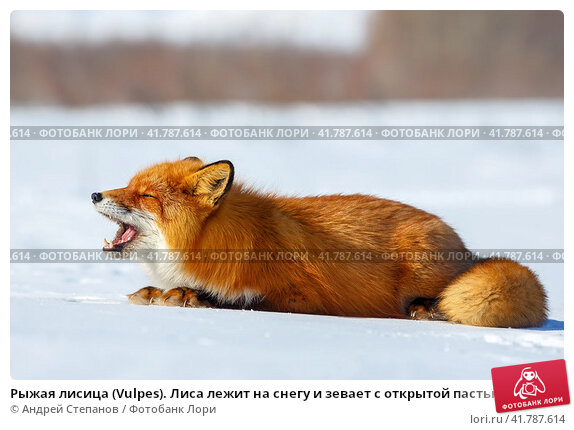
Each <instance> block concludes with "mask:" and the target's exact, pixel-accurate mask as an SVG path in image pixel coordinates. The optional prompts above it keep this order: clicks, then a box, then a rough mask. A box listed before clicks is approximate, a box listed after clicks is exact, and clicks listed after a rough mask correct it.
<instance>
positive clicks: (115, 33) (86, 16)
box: [10, 11, 564, 105]
mask: <svg viewBox="0 0 574 430" xmlns="http://www.w3.org/2000/svg"><path fill="white" fill-rule="evenodd" d="M563 33H564V26H563V16H562V13H561V12H559V11H371V12H369V11H357V12H348V11H330V12H264V11H261V12H256V11H253V12H240V11H236V12H210V11H198V12H168V11H164V12H158V11H144V12H135V11H134V12H88V11H86V12H77V11H76V12H14V13H13V14H12V33H11V34H12V38H11V65H10V69H11V76H12V78H11V98H12V102H13V103H43V104H65V105H89V104H96V103H100V104H101V103H164V102H172V101H181V100H195V101H221V100H248V101H258V102H272V103H275V102H293V101H310V102H332V101H338V102H340V101H360V100H387V99H397V98H399V99H405V98H418V99H420V98H425V99H427V98H440V99H443V98H469V97H473V98H492V97H494V98H506V97H562V94H563V77H564V75H563V74H564V61H563V52H564V46H563V44H564V42H563Z"/></svg>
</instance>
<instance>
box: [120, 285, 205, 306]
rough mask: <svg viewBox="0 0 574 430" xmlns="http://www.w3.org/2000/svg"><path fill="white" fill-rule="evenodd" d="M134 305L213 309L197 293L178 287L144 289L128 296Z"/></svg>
mask: <svg viewBox="0 0 574 430" xmlns="http://www.w3.org/2000/svg"><path fill="white" fill-rule="evenodd" d="M128 301H129V302H130V303H131V304H132V305H158V306H180V307H185V308H207V307H211V306H210V304H209V303H208V302H206V301H205V300H201V299H199V298H198V296H197V292H196V291H195V290H192V289H191V288H187V287H177V288H172V289H171V290H167V291H165V292H164V291H162V290H160V289H159V288H155V287H144V288H141V289H139V290H137V291H136V292H135V293H133V294H128Z"/></svg>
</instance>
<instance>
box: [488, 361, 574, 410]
mask: <svg viewBox="0 0 574 430" xmlns="http://www.w3.org/2000/svg"><path fill="white" fill-rule="evenodd" d="M492 385H493V389H494V402H495V403H496V412H510V411H520V410H522V409H534V408H545V407H547V406H558V405H567V404H568V403H570V394H569V393H568V378H567V377H566V362H565V361H564V360H551V361H540V362H538V363H528V364H519V365H516V366H505V367H494V368H493V369H492Z"/></svg>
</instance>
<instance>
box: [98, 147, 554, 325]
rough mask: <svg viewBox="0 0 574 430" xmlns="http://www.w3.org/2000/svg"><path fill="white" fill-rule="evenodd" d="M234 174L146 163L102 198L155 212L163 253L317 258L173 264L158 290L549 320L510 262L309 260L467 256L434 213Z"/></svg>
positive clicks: (325, 307)
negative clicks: (248, 182)
mask: <svg viewBox="0 0 574 430" xmlns="http://www.w3.org/2000/svg"><path fill="white" fill-rule="evenodd" d="M233 172H234V170H233V165H232V164H231V163H229V162H227V161H225V162H218V163H213V164H211V165H207V166H205V165H204V164H203V163H202V162H201V161H200V160H199V159H197V158H194V157H191V158H188V159H184V160H179V161H175V162H168V163H161V164H158V165H155V166H151V167H149V168H147V169H144V170H142V171H141V172H139V173H138V174H136V175H135V176H134V177H133V179H132V180H131V181H130V183H129V185H128V186H127V187H126V188H122V189H118V190H112V191H107V192H104V193H102V196H103V198H104V202H107V203H106V204H111V205H117V206H118V207H120V208H126V209H128V210H130V211H135V212H137V211H142V212H144V213H146V214H151V215H153V217H154V218H155V221H154V222H155V224H156V225H157V228H158V229H159V231H160V232H161V236H162V237H163V240H164V241H165V246H166V247H167V248H168V249H170V250H179V251H194V250H217V251H222V250H223V251H253V252H255V253H260V252H264V251H274V252H278V251H283V252H285V251H294V252H295V251H296V252H301V253H302V254H303V253H305V252H308V253H309V255H311V256H313V258H308V259H300V260H295V261H282V262H278V261H266V260H264V261H236V262H229V261H224V262H222V261H207V262H206V261H205V260H202V261H197V260H191V259H190V260H188V261H186V262H183V263H179V264H178V265H177V266H176V267H175V268H174V269H173V270H174V271H175V272H172V271H168V270H167V269H166V270H164V272H162V273H163V274H162V273H160V272H159V271H157V274H156V276H157V277H158V278H157V279H159V282H160V283H162V282H164V283H165V286H164V285H159V287H160V288H167V287H170V288H174V287H176V286H177V287H186V288H192V289H194V290H198V291H201V292H202V294H207V295H209V296H211V297H212V299H213V301H214V302H215V303H216V304H218V305H221V306H225V305H232V304H234V303H235V304H237V303H238V302H241V301H242V300H243V301H244V302H245V306H248V307H250V308H253V309H260V310H269V311H280V312H299V313H313V314H326V315H341V316H356V317H393V318H405V317H408V316H409V311H412V309H418V307H414V308H410V306H411V304H412V303H413V301H414V300H416V299H419V298H426V299H438V300H439V301H438V306H437V308H436V309H434V308H433V312H435V311H438V312H439V313H441V314H443V315H445V316H446V317H447V318H448V319H449V320H451V321H457V322H462V323H465V324H472V325H487V326H515V327H523V326H529V325H539V324H541V323H542V322H543V321H544V319H545V316H546V304H545V303H546V297H545V295H544V290H543V288H542V286H541V285H540V284H539V283H538V281H537V279H536V277H535V275H534V274H532V272H530V271H529V270H528V269H527V268H525V267H523V266H520V265H519V264H517V263H514V262H511V261H509V260H497V261H486V262H483V263H481V264H477V263H476V262H475V261H467V260H463V261H460V260H452V261H449V260H446V261H430V260H428V259H421V260H416V259H404V258H403V259H398V260H396V261H395V260H393V261H384V262H380V261H379V262H369V261H364V260H363V261H355V260H351V261H349V260H345V261H334V260H333V259H330V260H328V261H327V260H325V259H319V258H315V257H317V256H318V255H317V252H321V251H323V252H329V254H328V255H329V256H330V257H333V256H334V255H335V254H336V252H339V251H343V252H344V251H351V252H352V253H353V252H355V251H360V252H367V253H372V255H381V254H382V253H387V255H388V254H389V253H391V252H396V253H399V254H400V253H403V252H411V251H421V252H426V253H437V252H441V251H446V252H465V251H466V248H465V246H464V244H463V242H462V241H461V239H460V238H459V236H458V235H457V234H456V233H455V231H454V230H453V229H452V228H451V227H449V226H448V225H447V224H445V223H444V222H443V221H442V220H441V219H440V218H438V217H437V216H435V215H431V214H429V213H426V212H424V211H422V210H419V209H416V208H414V207H411V206H408V205H405V204H402V203H399V202H396V201H391V200H385V199H380V198H376V197H372V196H365V195H358V194H357V195H330V196H318V197H304V198H295V197H280V196H275V195H270V194H262V193H259V192H257V191H255V190H252V189H249V188H246V187H244V186H243V185H241V184H238V183H235V182H234V180H233V179H234V178H233V174H234V173H233ZM150 196H151V197H150ZM95 204H96V207H97V208H98V204H99V203H95ZM98 210H100V209H98ZM102 212H103V211H102ZM108 216H110V215H109V214H108ZM111 217H112V218H113V216H111ZM129 246H131V244H129V245H128V248H129ZM133 247H134V248H137V239H136V240H135V241H134V244H133ZM275 255H277V254H275ZM156 264H162V263H156ZM136 294H137V293H136ZM174 294H175V296H176V298H174V299H170V302H171V301H172V300H173V303H178V304H181V303H180V302H182V299H181V294H183V293H181V291H179V292H177V294H176V293H175V292H174ZM170 297H171V296H170ZM250 299H253V300H250ZM130 300H131V299H130ZM134 300H135V299H134ZM135 301H136V302H137V300H135ZM143 301H144V302H145V300H143ZM413 312H416V311H413ZM432 314H433V313H432V312H431V313H430V315H432Z"/></svg>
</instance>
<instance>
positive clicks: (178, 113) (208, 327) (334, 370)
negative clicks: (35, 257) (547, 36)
mask: <svg viewBox="0 0 574 430" xmlns="http://www.w3.org/2000/svg"><path fill="white" fill-rule="evenodd" d="M11 119H12V121H11V122H12V125H337V126H338V125H394V126H397V125H444V126H448V125H473V126H474V125H508V126H510V125H533V126H534V125H552V126H553V125H562V124H563V106H562V103H561V102H558V101H552V100H548V101H516V102H497V101H490V102H487V101H481V102H478V101H476V102H440V103H439V102H411V103H407V102H405V103H387V104H369V105H330V106H311V105H299V106H292V107H270V106H254V105H242V104H231V105H207V106H205V105H204V106H200V105H185V104H176V105H170V106H154V107H141V106H126V107H117V106H116V107H102V108H97V109H96V108H92V109H83V110H79V109H78V110H65V109H51V108H24V107H20V108H13V109H12V118H11ZM190 155H195V156H199V157H200V158H202V159H204V161H216V160H219V159H230V160H232V161H233V162H234V164H235V166H236V178H237V179H238V180H241V181H244V182H248V183H250V184H253V185H256V186H258V187H260V188H263V189H265V190H269V191H277V192H281V193H287V194H299V195H309V194H319V193H335V192H343V193H352V192H362V193H370V194H375V195H379V196H381V197H388V198H393V199H398V200H402V201H404V202H407V203H410V204H413V205H415V206H418V207H421V208H423V209H425V210H428V211H430V212H433V213H436V214H438V215H440V216H442V217H443V219H444V220H445V221H447V222H448V223H450V224H451V225H453V226H454V227H455V228H456V230H457V231H458V232H459V233H460V235H461V236H462V237H463V239H464V240H465V242H466V244H467V246H468V247H470V248H563V222H564V220H563V144H562V142H552V141H538V142H525V141H505V142H486V141H480V142H479V141H476V142H468V141H450V142H447V141H444V142H441V141H432V142H407V141H398V142H362V141H356V142H341V141H339V142H337V141H333V142H312V141H306V142H303V141H277V142H269V141H255V142H248V141H217V142H210V141H199V142H185V141H181V142H167V141H160V142H141V141H138V142H23V141H21V142H13V143H12V144H11V179H12V181H11V220H12V221H11V238H10V241H11V247H12V248H19V249H21V248H60V249H61V248H75V249H78V248H97V249H99V248H100V247H101V245H102V243H103V238H104V237H109V236H111V234H112V233H113V231H114V226H113V225H112V224H111V223H110V222H109V221H106V220H105V219H103V217H101V216H99V215H97V214H96V213H95V211H94V210H93V208H92V204H91V202H90V194H91V193H92V192H94V191H101V190H105V189H110V188H116V187H120V186H124V184H125V183H127V181H128V179H129V178H130V177H131V176H132V174H133V173H134V172H135V171H136V170H138V169H140V168H141V167H144V166H146V165H148V164H152V163H155V162H157V161H161V160H167V159H174V158H177V157H184V156H190ZM530 267H531V268H532V269H533V270H535V271H536V272H537V273H538V274H539V276H540V279H541V280H542V282H543V283H544V285H545V286H546V288H547V290H548V293H549V297H550V318H551V319H550V320H549V321H548V323H547V324H546V325H545V326H543V327H541V328H538V329H530V330H512V329H487V328H475V327H464V326H459V325H453V324H448V323H440V322H418V321H399V320H384V319H354V318H335V317H322V316H310V315H291V314H275V313H261V312H251V311H230V310H205V309H175V308H163V307H137V306H129V305H128V304H127V301H126V298H125V294H126V293H129V292H133V291H135V290H136V289H138V288H140V287H142V286H144V285H148V280H147V279H146V277H145V275H144V273H143V272H142V271H141V269H140V268H139V267H137V266H136V265H135V264H96V263H82V264H33V265H32V264H12V268H11V374H12V376H13V377H14V378H18V379H111V378H117V379H130V378H133V379H154V378H157V379H250V378H254V379H258V378H261V379H266V378H269V379H307V378H308V379H323V378H328V379H355V378H356V379H488V378H490V368H491V367H494V366H500V365H507V364H518V363H525V362H533V361H541V360H549V359H555V358H562V357H563V334H564V332H563V328H564V324H563V318H564V300H563V294H564V278H563V265H562V264H553V263H543V264H532V265H530Z"/></svg>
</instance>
